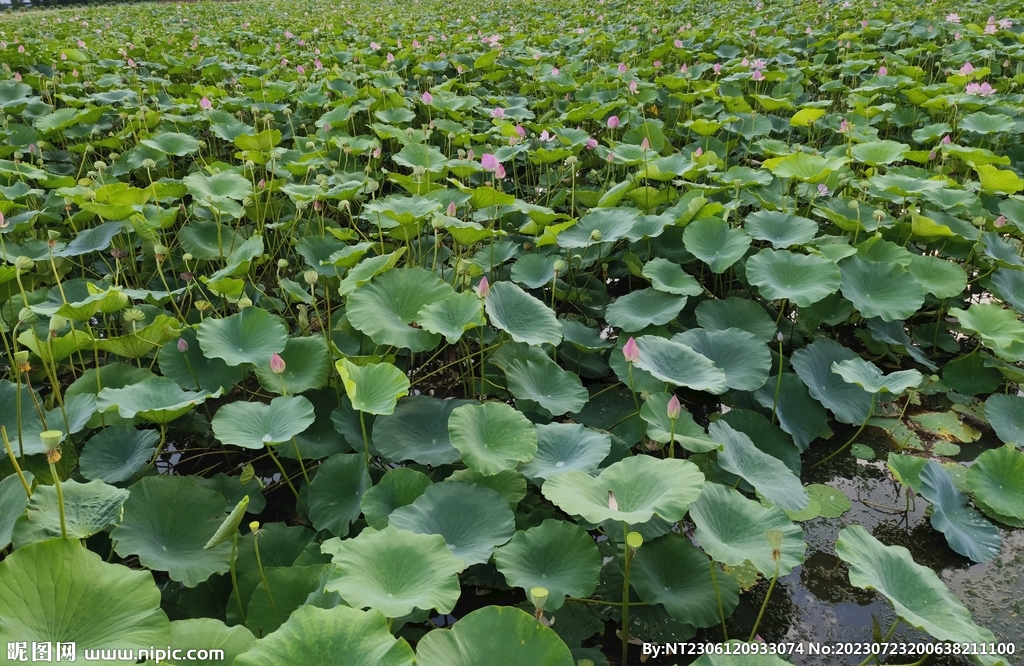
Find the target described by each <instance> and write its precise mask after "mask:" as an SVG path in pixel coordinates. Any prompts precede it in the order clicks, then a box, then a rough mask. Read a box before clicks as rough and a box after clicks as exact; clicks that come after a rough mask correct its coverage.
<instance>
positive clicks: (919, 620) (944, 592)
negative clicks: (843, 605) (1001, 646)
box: [836, 525, 1004, 665]
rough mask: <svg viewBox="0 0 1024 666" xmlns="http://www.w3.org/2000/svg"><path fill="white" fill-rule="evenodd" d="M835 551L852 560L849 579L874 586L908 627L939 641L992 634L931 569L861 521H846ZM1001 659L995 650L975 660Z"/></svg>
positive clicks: (976, 638)
mask: <svg viewBox="0 0 1024 666" xmlns="http://www.w3.org/2000/svg"><path fill="white" fill-rule="evenodd" d="M836 554H837V555H839V557H840V559H842V560H843V561H845V562H847V563H848V564H849V565H850V584H851V585H854V586H856V587H859V588H862V589H865V590H875V591H877V592H879V593H880V594H881V595H882V596H884V597H885V598H886V599H888V600H889V603H891V604H892V605H893V608H894V609H895V610H896V614H897V615H898V616H899V617H900V618H902V619H903V621H904V622H906V623H907V624H909V625H910V626H912V627H916V628H918V629H920V630H921V631H924V632H926V633H928V634H930V635H931V636H932V637H934V638H936V639H938V640H940V641H951V642H954V643H958V642H965V643H984V642H991V641H994V640H995V637H994V636H993V635H992V632H991V631H989V630H988V629H984V628H982V627H979V626H978V625H976V624H975V623H974V620H972V619H971V613H970V611H968V610H967V609H966V608H965V607H964V605H963V603H961V601H960V600H959V599H957V598H956V597H955V596H954V595H953V593H952V592H950V591H949V589H947V588H946V586H945V584H944V583H943V582H942V580H941V579H940V578H939V577H938V575H936V573H935V572H934V571H932V570H931V569H929V568H928V567H925V566H922V565H920V564H918V563H917V562H915V561H914V558H913V557H911V555H910V551H908V550H907V549H906V548H904V547H903V546H885V545H883V544H882V543H881V542H880V541H879V540H878V539H876V538H875V537H873V536H871V535H870V534H868V531H867V530H865V529H864V528H863V527H862V526H860V525H851V526H849V527H844V528H843V529H842V530H840V531H839V540H838V541H836ZM976 661H977V662H978V663H982V664H992V665H995V664H999V663H1004V662H1003V661H1002V660H1001V659H997V658H996V657H994V656H982V657H980V658H979V659H977V660H976Z"/></svg>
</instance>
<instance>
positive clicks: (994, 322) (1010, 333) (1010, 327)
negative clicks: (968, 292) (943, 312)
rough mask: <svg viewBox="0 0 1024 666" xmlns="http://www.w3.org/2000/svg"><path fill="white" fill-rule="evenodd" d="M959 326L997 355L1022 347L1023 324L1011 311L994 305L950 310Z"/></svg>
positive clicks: (988, 304) (981, 304)
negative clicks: (976, 335)
mask: <svg viewBox="0 0 1024 666" xmlns="http://www.w3.org/2000/svg"><path fill="white" fill-rule="evenodd" d="M949 313H950V314H951V315H953V316H954V317H956V318H957V319H958V320H959V321H960V326H962V327H963V328H965V329H967V330H968V331H972V332H974V333H977V334H978V335H979V336H980V337H981V341H982V342H983V343H985V346H986V347H989V348H991V349H994V350H995V351H996V352H997V353H998V352H1000V351H1003V350H1004V349H1005V350H1015V349H1016V348H1019V347H1024V324H1022V323H1021V322H1020V320H1019V319H1017V314H1016V313H1015V312H1014V311H1013V310H1007V309H1005V308H1003V307H1002V306H1000V305H997V304H995V303H974V304H973V305H971V307H969V308H968V309H966V310H961V309H960V308H950V309H949Z"/></svg>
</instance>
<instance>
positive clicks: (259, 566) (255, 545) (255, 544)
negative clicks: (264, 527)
mask: <svg viewBox="0 0 1024 666" xmlns="http://www.w3.org/2000/svg"><path fill="white" fill-rule="evenodd" d="M288 485H291V484H290V483H289V484H288ZM258 531H259V530H257V532H258ZM257 532H253V534H252V547H253V550H255V551H256V568H257V569H259V571H260V578H261V579H262V580H263V589H264V590H266V591H267V599H269V600H270V608H271V609H272V610H273V611H274V619H275V620H277V624H278V625H280V624H281V616H280V615H278V614H277V604H275V603H274V595H272V594H271V593H270V585H269V584H268V583H267V575H266V574H265V573H263V562H261V561H260V545H259V543H258V542H259V534H258V533H257Z"/></svg>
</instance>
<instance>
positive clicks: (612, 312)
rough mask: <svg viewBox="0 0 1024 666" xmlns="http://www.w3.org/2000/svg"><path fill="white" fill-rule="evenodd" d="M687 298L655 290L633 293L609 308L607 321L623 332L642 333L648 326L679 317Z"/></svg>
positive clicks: (616, 301) (606, 315)
mask: <svg viewBox="0 0 1024 666" xmlns="http://www.w3.org/2000/svg"><path fill="white" fill-rule="evenodd" d="M684 305H686V296H677V295H675V294H667V293H665V292H664V291H659V290H657V289H654V288H650V289H639V290H637V291H631V292H630V293H628V294H626V295H625V296H620V297H619V298H617V299H616V300H615V302H614V303H612V304H611V305H609V306H608V309H607V312H606V313H605V319H606V320H607V322H608V325H609V326H614V327H615V328H621V329H622V330H623V331H627V332H633V331H640V330H643V329H645V328H647V327H648V326H660V325H662V324H667V323H668V322H670V321H672V320H673V319H675V318H676V317H678V316H679V312H680V310H682V309H683V306H684Z"/></svg>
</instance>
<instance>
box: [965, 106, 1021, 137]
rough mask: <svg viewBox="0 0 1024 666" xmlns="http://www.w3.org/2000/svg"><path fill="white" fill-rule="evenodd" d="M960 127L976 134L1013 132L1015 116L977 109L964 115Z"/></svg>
mask: <svg viewBox="0 0 1024 666" xmlns="http://www.w3.org/2000/svg"><path fill="white" fill-rule="evenodd" d="M958 127H959V129H961V130H966V131H968V132H973V133H974V134H995V133H997V132H1012V131H1013V128H1014V124H1013V118H1011V117H1010V116H1008V115H1006V114H1004V113H994V114H993V113H985V112H984V111H977V112H975V113H969V114H967V115H966V116H964V117H963V118H962V119H961V120H960V123H959V125H958Z"/></svg>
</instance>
